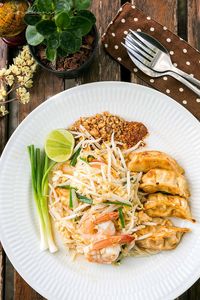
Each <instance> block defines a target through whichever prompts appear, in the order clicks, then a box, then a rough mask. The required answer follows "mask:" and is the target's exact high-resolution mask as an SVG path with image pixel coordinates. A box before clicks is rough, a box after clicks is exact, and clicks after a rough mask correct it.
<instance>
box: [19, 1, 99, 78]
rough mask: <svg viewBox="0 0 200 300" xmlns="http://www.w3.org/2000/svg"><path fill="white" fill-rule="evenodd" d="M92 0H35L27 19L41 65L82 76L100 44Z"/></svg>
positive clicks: (31, 42)
mask: <svg viewBox="0 0 200 300" xmlns="http://www.w3.org/2000/svg"><path fill="white" fill-rule="evenodd" d="M90 2H91V1H90V0H54V1H52V0H46V1H44V0H35V1H34V2H33V4H32V6H31V7H29V9H28V11H27V13H26V15H25V17H24V20H25V22H26V24H27V25H28V26H27V29H26V39H27V42H28V44H29V47H30V51H31V53H32V55H33V57H34V58H35V60H36V61H37V62H38V64H39V65H40V66H42V67H43V68H44V69H47V70H48V71H51V72H53V73H55V74H56V75H58V76H59V77H64V78H75V77H77V76H79V75H80V74H81V73H82V72H83V71H84V70H85V69H86V68H87V67H88V66H89V65H90V63H91V61H92V59H93V57H94V53H95V49H96V47H97V43H98V34H97V29H96V26H95V23H96V18H95V16H94V15H93V14H92V13H91V12H90V11H89V10H88V8H89V6H90V4H91V3H90Z"/></svg>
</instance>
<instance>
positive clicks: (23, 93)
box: [16, 87, 30, 104]
mask: <svg viewBox="0 0 200 300" xmlns="http://www.w3.org/2000/svg"><path fill="white" fill-rule="evenodd" d="M16 95H17V97H18V99H19V101H20V102H21V103H22V104H26V103H28V102H29V101H30V93H29V92H27V90H26V89H25V88H24V87H19V88H18V89H16Z"/></svg>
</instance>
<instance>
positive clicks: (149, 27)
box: [102, 3, 200, 120]
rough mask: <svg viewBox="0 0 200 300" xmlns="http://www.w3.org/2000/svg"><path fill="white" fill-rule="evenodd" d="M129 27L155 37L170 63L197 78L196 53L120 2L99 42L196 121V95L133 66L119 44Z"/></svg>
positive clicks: (199, 101)
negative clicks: (165, 51)
mask: <svg viewBox="0 0 200 300" xmlns="http://www.w3.org/2000/svg"><path fill="white" fill-rule="evenodd" d="M129 29H132V30H134V31H136V30H137V31H143V32H146V33H148V34H151V35H152V36H153V37H155V38H156V39H158V40H159V41H160V43H162V44H163V45H164V46H165V47H166V48H167V49H168V51H169V53H170V56H171V59H172V62H173V64H174V66H177V67H178V68H180V69H182V70H183V71H185V72H187V73H188V74H191V76H194V77H195V78H197V79H199V80H200V53H199V52H198V51H197V50H196V49H194V48H193V47H191V46H190V45H189V44H188V43H187V42H185V41H183V40H182V39H181V38H179V37H178V36H177V35H175V34H173V33H172V32H171V31H169V30H168V29H167V27H166V26H163V25H161V24H159V23H158V22H156V21H155V20H153V19H151V17H150V16H147V15H145V14H144V13H143V12H142V11H141V10H139V9H137V8H136V7H135V6H134V5H131V4H130V3H126V4H124V5H123V6H122V7H121V8H120V9H119V11H118V14H117V15H116V16H115V18H114V20H113V21H112V22H110V24H109V26H108V28H107V30H106V33H104V34H103V37H102V42H103V45H104V47H105V50H106V51H107V52H108V53H109V54H110V55H111V56H112V57H113V58H114V59H115V60H116V61H118V62H119V63H120V64H122V65H123V66H124V67H126V68H127V69H129V70H130V71H131V72H135V73H136V74H137V76H138V77H140V78H141V79H143V80H144V81H145V82H146V83H148V84H149V85H151V86H152V87H154V88H155V89H157V90H159V91H161V92H163V93H165V94H167V95H168V96H170V97H172V98H174V99H175V100H176V101H178V102H179V103H180V104H182V105H183V106H185V107H186V108H187V109H188V110H189V111H190V112H191V113H192V114H194V115H195V116H196V117H197V118H198V119H199V120H200V96H198V95H196V94H195V93H194V92H192V91H191V90H190V89H189V88H187V87H186V86H185V85H183V84H181V83H180V82H179V81H177V80H176V79H174V78H172V77H170V76H164V77H160V78H150V77H149V76H147V75H145V74H144V73H143V72H141V71H140V70H138V69H137V67H136V66H135V65H134V64H133V62H132V61H131V59H130V58H129V56H128V54H127V51H126V49H125V48H124V47H123V46H122V45H121V42H124V37H125V36H126V34H127V33H128V31H129Z"/></svg>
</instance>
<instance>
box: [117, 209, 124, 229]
mask: <svg viewBox="0 0 200 300" xmlns="http://www.w3.org/2000/svg"><path fill="white" fill-rule="evenodd" d="M118 211H119V219H120V223H121V226H122V228H124V227H125V220H124V214H123V211H122V207H120V208H119V209H118Z"/></svg>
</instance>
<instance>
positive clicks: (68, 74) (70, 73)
mask: <svg viewBox="0 0 200 300" xmlns="http://www.w3.org/2000/svg"><path fill="white" fill-rule="evenodd" d="M92 34H93V35H94V37H95V39H94V48H93V51H92V53H91V55H90V56H89V58H88V59H87V60H86V61H85V62H84V63H83V64H82V65H81V66H80V67H79V68H77V69H73V70H66V71H56V70H52V69H51V68H48V67H47V66H46V65H45V64H43V63H42V62H41V60H40V59H39V58H38V56H37V48H36V47H33V46H30V45H29V49H30V52H31V54H32V55H33V57H34V59H35V60H36V61H37V63H38V64H39V65H40V66H41V67H42V68H43V69H45V70H47V71H49V72H52V73H54V74H55V75H56V76H58V77H62V78H67V79H72V78H76V77H79V76H80V75H81V74H82V73H83V72H84V71H85V70H87V69H88V67H89V66H90V65H91V63H92V61H93V59H94V56H95V52H96V49H97V45H98V32H97V28H96V26H94V27H93V29H92Z"/></svg>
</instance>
